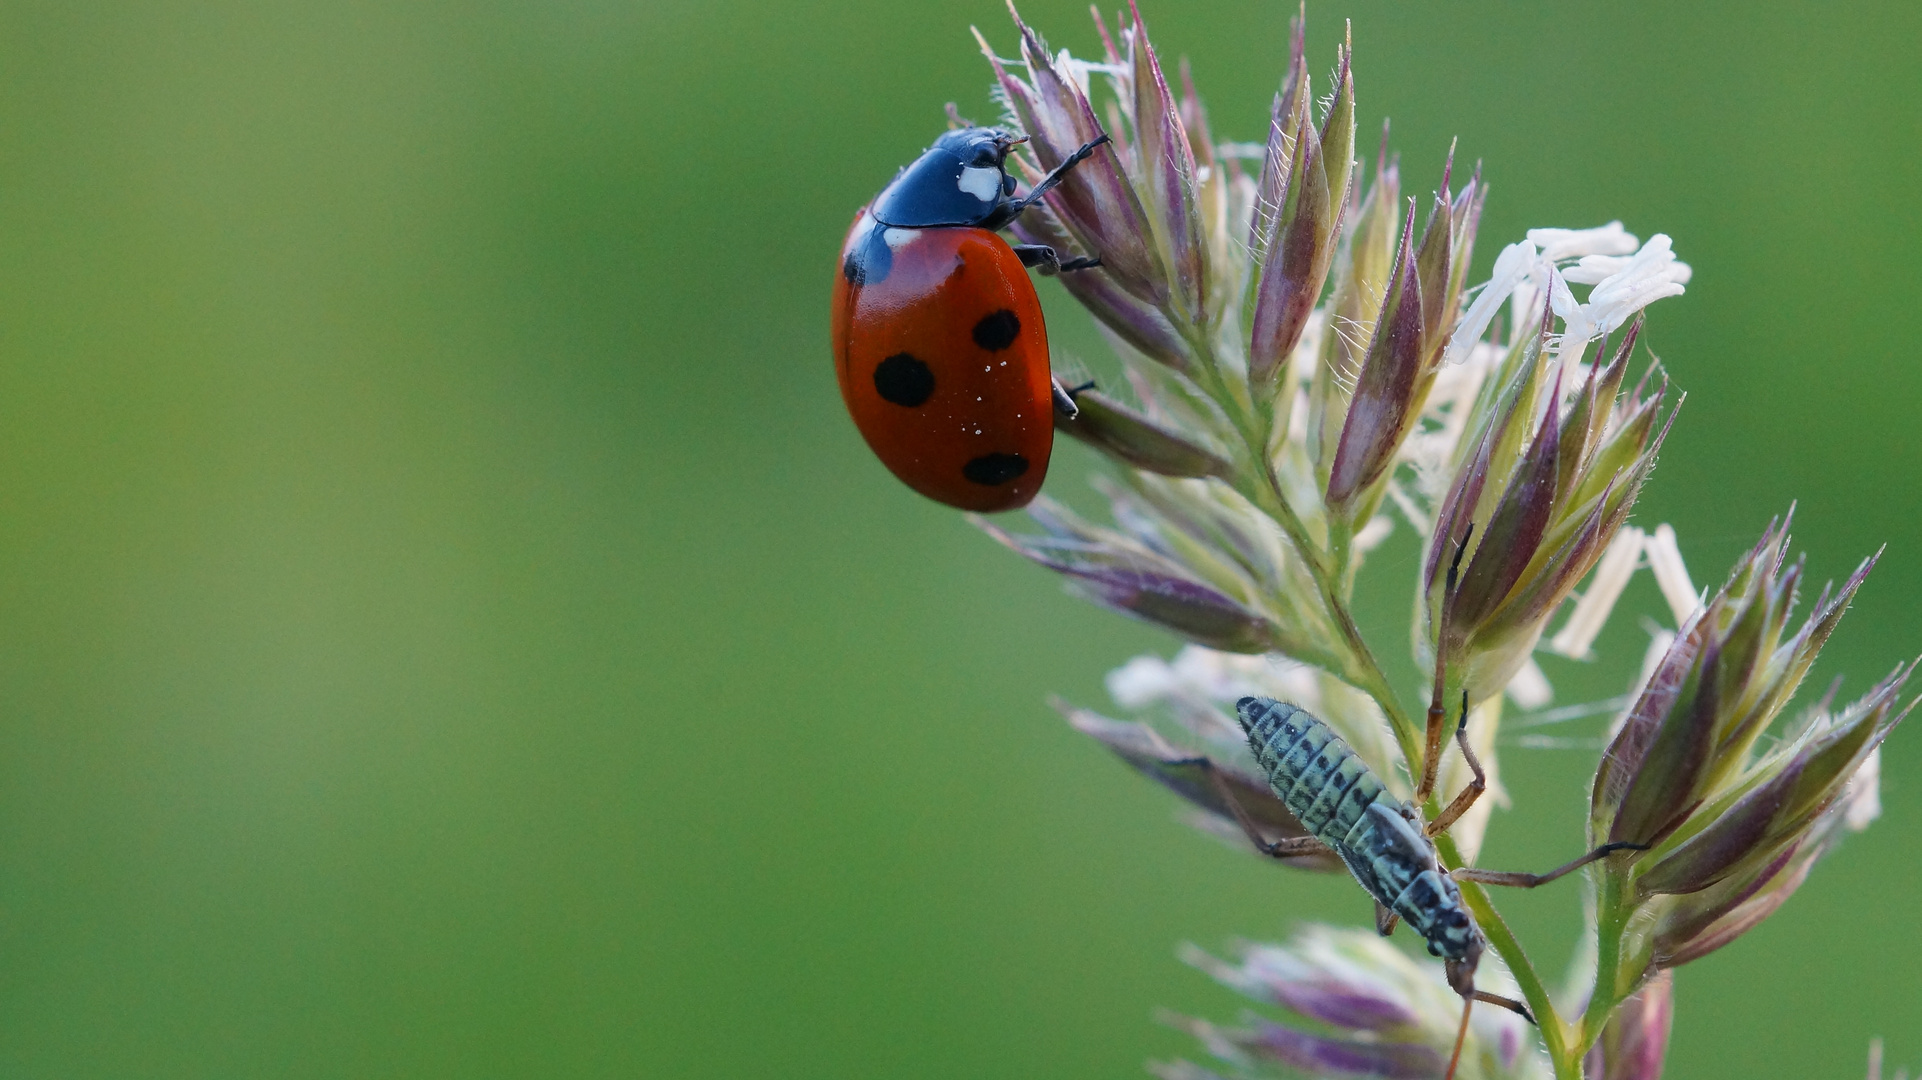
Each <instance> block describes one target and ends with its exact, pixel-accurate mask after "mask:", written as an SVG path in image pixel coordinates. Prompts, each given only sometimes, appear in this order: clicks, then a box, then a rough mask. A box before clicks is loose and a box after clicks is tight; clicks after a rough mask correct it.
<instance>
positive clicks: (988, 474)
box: [961, 454, 1028, 487]
mask: <svg viewBox="0 0 1922 1080" xmlns="http://www.w3.org/2000/svg"><path fill="white" fill-rule="evenodd" d="M1027 471H1028V459H1027V458H1024V457H1022V456H1021V455H1020V454H982V455H981V456H980V457H978V458H975V459H974V460H972V461H970V462H968V463H967V464H966V465H963V466H961V475H962V476H965V477H967V478H968V479H969V480H972V481H974V482H975V483H977V484H980V485H981V486H983V487H995V486H996V485H999V484H1005V483H1007V482H1008V481H1010V480H1013V479H1014V478H1016V477H1018V476H1020V475H1021V474H1022V473H1025V472H1027Z"/></svg>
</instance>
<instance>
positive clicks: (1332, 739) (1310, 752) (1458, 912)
mask: <svg viewBox="0 0 1922 1080" xmlns="http://www.w3.org/2000/svg"><path fill="white" fill-rule="evenodd" d="M1466 544H1467V537H1466V536H1464V537H1463V538H1462V547H1465V546H1466ZM1460 552H1461V548H1460V547H1458V548H1457V550H1456V559H1455V562H1456V566H1455V567H1451V568H1450V570H1449V573H1448V584H1447V594H1450V595H1452V593H1453V592H1454V583H1455V577H1456V572H1457V569H1458V568H1459V564H1460V561H1461V555H1460ZM1445 610H1446V605H1444V611H1445ZM1444 617H1445V616H1444ZM1437 651H1438V652H1439V651H1440V650H1437ZM1441 694H1442V680H1441V673H1440V671H1439V664H1438V670H1437V674H1436V680H1435V696H1434V699H1433V701H1431V703H1430V705H1429V709H1428V731H1427V736H1428V738H1427V746H1426V754H1425V760H1424V762H1423V767H1422V775H1421V777H1420V782H1419V783H1418V784H1417V786H1416V789H1415V797H1414V800H1413V801H1412V802H1403V801H1402V800H1400V799H1397V798H1395V796H1394V795H1393V794H1391V793H1390V792H1389V791H1388V789H1387V787H1386V786H1385V785H1384V784H1383V783H1382V781H1381V779H1380V778H1379V777H1377V776H1376V775H1375V774H1374V773H1373V771H1371V770H1370V769H1369V768H1368V766H1367V764H1366V763H1364V762H1363V761H1362V760H1361V758H1360V757H1359V756H1357V755H1356V753H1355V751H1354V750H1353V748H1351V747H1350V746H1349V745H1348V744H1347V743H1346V742H1345V741H1343V740H1342V738H1341V736H1340V735H1337V734H1336V733H1335V731H1334V729H1333V728H1330V727H1329V726H1328V725H1327V724H1326V723H1323V722H1322V721H1321V720H1320V719H1318V718H1316V717H1315V716H1313V715H1312V714H1310V713H1309V712H1307V711H1306V710H1304V709H1301V708H1298V707H1296V706H1294V705H1289V704H1286V703H1284V702H1279V701H1275V700H1273V699H1271V698H1260V697H1245V698H1242V699H1241V700H1240V701H1238V702H1236V704H1235V712H1236V715H1237V716H1238V718H1239V719H1240V721H1241V727H1242V730H1243V731H1244V732H1246V733H1247V735H1248V746H1249V749H1251V750H1252V751H1253V752H1254V757H1255V763H1256V764H1257V765H1259V766H1260V767H1261V771H1262V772H1263V773H1264V774H1265V775H1266V776H1267V778H1268V785H1269V787H1271V788H1273V789H1274V792H1275V794H1276V795H1277V796H1278V797H1279V798H1280V799H1281V801H1282V802H1283V803H1284V804H1285V805H1286V806H1287V807H1288V810H1289V812H1290V813H1292V814H1294V815H1295V817H1296V818H1298V819H1299V820H1300V822H1301V825H1302V827H1303V828H1304V829H1305V830H1306V831H1307V833H1308V835H1306V836H1300V837H1295V838H1291V839H1286V840H1280V841H1274V842H1270V841H1269V840H1267V839H1266V838H1265V837H1263V836H1262V834H1261V831H1260V829H1259V828H1257V827H1256V825H1255V823H1254V821H1253V819H1252V818H1250V817H1249V816H1248V815H1247V813H1246V811H1244V810H1243V809H1242V808H1241V807H1240V805H1239V804H1238V803H1237V802H1236V801H1235V800H1234V798H1233V797H1232V795H1230V793H1229V792H1228V791H1227V789H1226V786H1225V785H1224V784H1222V782H1221V780H1220V778H1219V776H1218V775H1217V776H1216V778H1215V782H1216V784H1217V787H1218V789H1219V793H1220V794H1221V795H1222V796H1223V798H1224V800H1225V801H1226V802H1227V804H1228V807H1229V809H1231V810H1232V811H1234V814H1235V817H1236V819H1237V821H1239V823H1240V824H1241V827H1242V830H1243V831H1244V832H1246V833H1247V834H1248V838H1249V839H1250V840H1252V841H1253V842H1254V844H1255V847H1256V848H1258V849H1260V850H1261V852H1262V853H1263V854H1266V855H1271V856H1274V857H1276V858H1291V857H1294V856H1300V855H1313V854H1326V853H1329V852H1332V853H1334V854H1335V855H1336V856H1338V857H1339V858H1340V859H1341V861H1342V863H1343V864H1344V865H1346V866H1347V867H1348V871H1349V873H1351V874H1353V875H1354V878H1355V880H1356V881H1357V882H1358V883H1359V884H1360V885H1361V887H1362V888H1363V889H1365V890H1366V891H1367V892H1368V894H1369V895H1370V896H1372V897H1373V898H1374V900H1375V927H1376V929H1377V930H1379V931H1380V932H1381V933H1382V934H1383V935H1384V936H1386V935H1387V934H1389V933H1392V932H1393V931H1394V928H1395V924H1396V923H1397V922H1398V921H1406V922H1407V923H1408V927H1409V929H1411V930H1413V931H1414V932H1415V933H1416V934H1418V935H1420V936H1421V938H1422V940H1423V941H1425V942H1426V943H1427V944H1428V951H1429V952H1430V953H1432V954H1433V955H1435V956H1438V957H1440V958H1442V961H1443V963H1444V969H1445V971H1446V972H1447V976H1448V984H1449V986H1450V987H1452V988H1453V989H1454V990H1455V992H1456V993H1458V994H1460V995H1461V996H1462V1022H1461V1030H1460V1032H1458V1033H1457V1035H1456V1037H1455V1050H1454V1055H1453V1056H1452V1057H1451V1058H1450V1059H1449V1063H1448V1074H1447V1075H1448V1077H1450V1078H1452V1077H1453V1076H1454V1075H1455V1066H1456V1063H1457V1062H1458V1061H1459V1060H1460V1057H1461V1049H1462V1041H1463V1039H1464V1038H1465V1037H1466V1036H1467V1034H1468V1015H1469V1009H1470V1008H1471V1007H1472V1005H1473V1003H1474V1002H1476V1001H1485V1002H1488V1003H1489V1004H1491V1005H1499V1006H1501V1007H1502V1008H1505V1009H1510V1010H1513V1011H1514V1012H1517V1013H1519V1014H1521V1015H1522V1016H1523V1017H1524V1018H1525V1019H1527V1020H1528V1021H1529V1022H1530V1023H1533V1022H1534V1019H1535V1018H1534V1017H1533V1016H1532V1015H1530V1014H1529V1011H1528V1008H1527V1007H1526V1006H1524V1005H1523V1004H1522V1003H1521V1002H1519V1001H1515V1000H1513V999H1511V998H1505V997H1502V996H1500V995H1498V994H1491V993H1488V992H1486V991H1483V990H1477V989H1476V988H1475V968H1476V965H1477V964H1478V963H1479V962H1480V960H1481V955H1482V952H1483V951H1484V950H1485V949H1486V948H1487V945H1488V942H1487V939H1486V938H1485V937H1483V936H1482V931H1481V928H1480V927H1479V926H1477V925H1476V924H1475V918H1474V916H1473V915H1472V914H1470V913H1469V910H1468V907H1467V905H1466V904H1465V903H1464V902H1463V900H1462V894H1461V889H1460V888H1459V887H1458V886H1457V885H1456V882H1457V881H1475V882H1481V883H1483V884H1489V885H1513V886H1518V887H1522V888H1534V887H1535V886H1537V885H1543V884H1546V883H1548V882H1550V881H1554V880H1555V879H1556V878H1559V877H1561V876H1563V875H1564V874H1568V873H1570V872H1572V871H1574V870H1576V869H1579V868H1580V867H1583V866H1586V865H1588V864H1589V863H1591V862H1595V861H1596V860H1598V859H1602V858H1605V857H1606V856H1608V855H1610V854H1612V853H1614V852H1616V851H1624V850H1643V849H1644V848H1645V845H1642V844H1630V843H1612V844H1603V845H1602V846H1600V847H1598V848H1596V849H1595V850H1593V851H1591V852H1589V853H1588V854H1586V855H1583V856H1582V857H1581V858H1579V859H1576V860H1574V861H1573V862H1570V863H1567V864H1566V865H1563V866H1560V867H1557V868H1556V869H1554V870H1551V871H1549V872H1548V873H1546V874H1524V873H1504V872H1500V871H1491V870H1476V869H1472V868H1458V869H1455V870H1452V871H1451V870H1449V869H1448V868H1446V867H1444V866H1443V865H1442V862H1441V858H1440V854H1439V853H1438V852H1437V851H1436V848H1435V843H1434V840H1433V839H1432V838H1433V837H1435V836H1437V835H1440V834H1441V833H1442V832H1443V831H1445V830H1446V829H1447V828H1448V827H1449V826H1451V825H1453V824H1454V823H1455V822H1456V821H1457V820H1458V819H1460V817H1461V816H1462V815H1463V814H1464V813H1466V812H1467V811H1468V808H1469V807H1471V806H1473V805H1474V804H1475V800H1476V799H1478V798H1480V797H1481V794H1482V792H1483V791H1484V790H1486V788H1487V786H1488V781H1487V776H1486V774H1485V773H1484V772H1483V771H1482V766H1481V762H1480V761H1479V760H1477V759H1476V757H1475V751H1474V750H1473V749H1472V748H1471V747H1470V746H1469V744H1468V694H1467V691H1463V693H1462V704H1461V716H1460V719H1459V720H1458V721H1457V723H1456V726H1455V742H1456V744H1457V745H1459V746H1460V747H1461V752H1462V756H1463V758H1465V759H1466V760H1467V762H1468V767H1469V770H1470V772H1471V773H1472V774H1473V779H1471V780H1470V781H1469V783H1468V786H1467V787H1465V788H1463V789H1462V792H1461V794H1459V795H1457V796H1456V797H1455V799H1454V800H1453V801H1452V802H1450V803H1449V804H1448V805H1447V806H1446V807H1444V808H1443V809H1442V810H1441V812H1440V813H1438V814H1436V815H1435V817H1434V819H1433V820H1432V821H1429V822H1427V823H1426V824H1423V822H1422V818H1421V812H1420V810H1419V809H1418V807H1419V806H1420V805H1421V804H1422V803H1424V802H1426V801H1427V800H1428V797H1429V795H1430V794H1431V793H1432V792H1433V791H1434V787H1435V776H1436V771H1437V766H1438V764H1439V762H1440V757H1441V754H1440V751H1441V749H1442V745H1443V743H1442V733H1443V730H1444V728H1445V725H1446V721H1447V714H1446V711H1445V710H1444V709H1443V707H1442V703H1441Z"/></svg>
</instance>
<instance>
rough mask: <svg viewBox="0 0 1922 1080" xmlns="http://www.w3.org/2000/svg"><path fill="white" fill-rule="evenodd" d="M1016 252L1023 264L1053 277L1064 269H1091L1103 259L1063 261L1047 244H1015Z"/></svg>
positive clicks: (1043, 274)
mask: <svg viewBox="0 0 1922 1080" xmlns="http://www.w3.org/2000/svg"><path fill="white" fill-rule="evenodd" d="M1014 253H1015V254H1016V255H1017V256H1019V257H1020V259H1021V265H1022V266H1026V267H1029V268H1031V269H1038V270H1039V271H1040V272H1041V276H1042V277H1053V276H1055V275H1056V274H1059V273H1061V272H1062V271H1064V270H1090V269H1093V268H1094V267H1097V266H1100V265H1101V260H1100V259H1097V258H1078V259H1069V260H1067V261H1066V262H1063V261H1062V259H1061V256H1060V255H1059V254H1058V253H1057V252H1056V251H1055V250H1054V249H1053V248H1051V247H1049V246H1048V245H1046V244H1015V245H1014Z"/></svg>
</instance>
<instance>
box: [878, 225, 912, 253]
mask: <svg viewBox="0 0 1922 1080" xmlns="http://www.w3.org/2000/svg"><path fill="white" fill-rule="evenodd" d="M914 233H915V230H913V229H887V230H885V231H883V232H882V233H881V239H883V240H885V241H887V244H888V250H889V251H900V250H901V249H902V248H904V247H907V246H908V245H909V244H912V243H914Z"/></svg>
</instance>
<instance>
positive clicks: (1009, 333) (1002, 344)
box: [974, 308, 1028, 475]
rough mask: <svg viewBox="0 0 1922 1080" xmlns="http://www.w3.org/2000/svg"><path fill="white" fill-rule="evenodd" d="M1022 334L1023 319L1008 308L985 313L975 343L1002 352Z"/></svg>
mask: <svg viewBox="0 0 1922 1080" xmlns="http://www.w3.org/2000/svg"><path fill="white" fill-rule="evenodd" d="M1020 334H1021V320H1020V319H1017V318H1015V315H1014V312H1012V311H1009V310H1008V309H1007V308H1002V309H1001V310H1000V311H997V312H995V313H994V314H992V315H985V316H983V317H982V319H981V321H980V322H978V323H975V324H974V343H975V344H976V345H979V346H981V347H982V348H984V349H986V350H988V351H989V352H1000V351H1001V350H1002V349H1005V348H1007V347H1008V346H1010V345H1012V344H1014V339H1015V338H1016V337H1018V336H1020ZM1021 467H1022V468H1024V469H1025V468H1027V467H1028V464H1027V462H1025V461H1024V462H1022V463H1021ZM1016 475H1019V474H1016Z"/></svg>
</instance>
